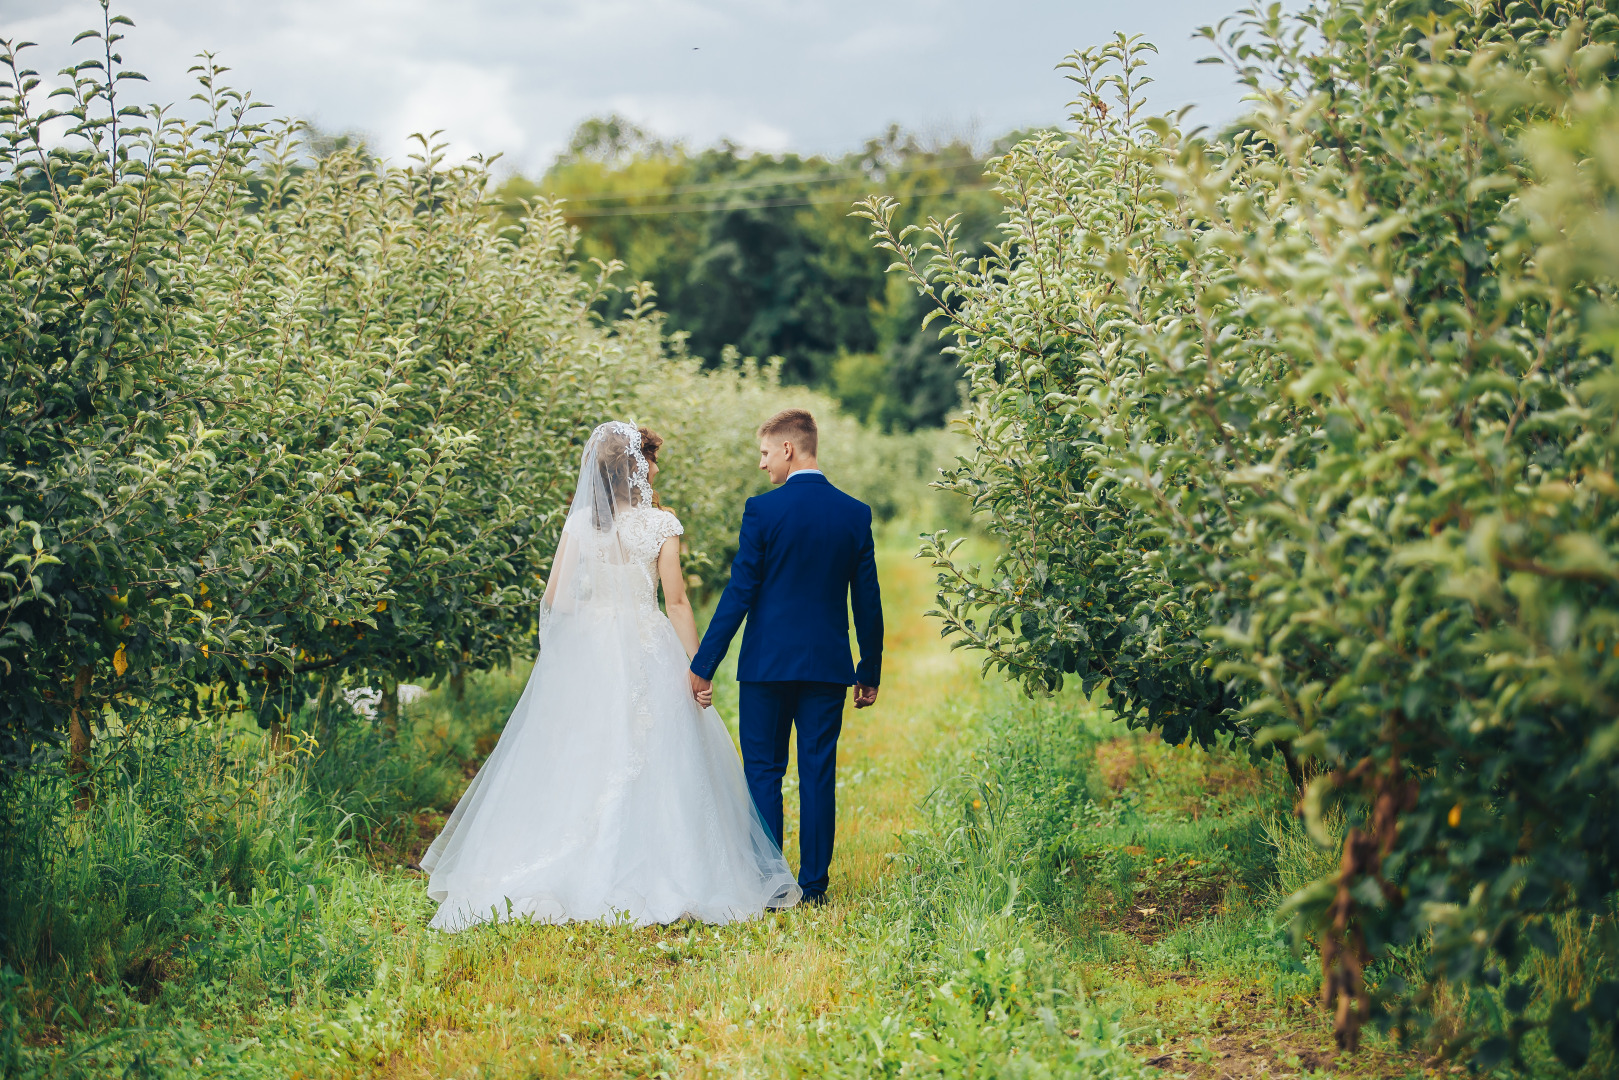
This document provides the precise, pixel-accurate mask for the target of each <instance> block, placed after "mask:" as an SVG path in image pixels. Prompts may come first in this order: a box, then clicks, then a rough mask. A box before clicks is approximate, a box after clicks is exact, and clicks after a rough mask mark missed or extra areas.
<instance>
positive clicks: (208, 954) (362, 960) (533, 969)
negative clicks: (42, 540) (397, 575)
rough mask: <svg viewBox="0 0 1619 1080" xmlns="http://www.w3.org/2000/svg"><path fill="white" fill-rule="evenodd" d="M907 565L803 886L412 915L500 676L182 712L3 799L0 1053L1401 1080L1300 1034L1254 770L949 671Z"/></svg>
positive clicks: (458, 1069) (1278, 833)
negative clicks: (635, 909) (746, 896)
mask: <svg viewBox="0 0 1619 1080" xmlns="http://www.w3.org/2000/svg"><path fill="white" fill-rule="evenodd" d="M911 550H912V549H911V546H910V542H909V540H908V539H907V537H906V536H905V535H904V534H903V533H892V534H890V535H888V536H886V537H885V539H884V541H883V543H882V547H881V553H880V557H881V570H882V580H883V584H884V590H885V603H886V605H887V615H888V628H889V631H888V632H889V638H888V642H887V652H886V662H885V670H886V672H887V675H886V679H885V683H884V686H883V691H882V698H881V701H880V703H879V705H878V706H877V707H876V708H874V709H871V710H866V711H863V712H860V713H858V714H856V713H852V712H851V714H850V715H849V717H848V718H847V720H846V724H845V732H844V736H843V741H842V744H841V755H840V779H839V789H840V790H839V806H840V816H839V843H838V851H837V857H836V859H835V861H834V865H833V882H832V895H833V897H834V902H833V903H832V904H831V905H829V906H827V907H825V908H821V909H796V910H791V911H787V912H783V913H778V914H774V915H771V916H769V917H766V918H764V919H761V920H759V921H757V922H753V923H748V924H743V925H733V926H727V927H709V926H701V925H678V926H669V927H660V928H651V929H635V928H632V927H625V926H600V925H585V926H580V925H572V926H535V925H528V924H505V925H500V926H492V927H485V928H481V929H477V930H474V931H471V932H467V933H463V934H459V935H454V936H446V935H441V934H437V933H433V932H430V931H428V930H427V929H426V921H427V919H428V917H429V916H430V914H431V911H432V905H431V903H430V902H429V901H428V900H427V899H426V897H425V896H424V895H423V885H424V883H423V881H422V877H421V874H420V873H419V872H418V871H415V870H413V869H411V868H410V864H411V863H413V862H414V860H415V858H416V857H417V856H418V855H419V854H420V852H421V850H422V849H423V848H424V847H425V846H426V843H427V841H428V840H429V839H430V837H431V835H432V834H433V832H434V831H435V830H436V828H437V826H438V824H439V822H441V821H442V819H443V816H444V813H445V812H446V810H447V809H448V808H449V807H450V806H452V805H453V803H454V799H455V797H456V795H457V794H458V792H459V789H460V787H461V786H462V785H464V783H465V780H466V778H467V777H468V776H470V774H471V772H472V771H474V769H475V767H476V763H477V761H478V760H479V759H480V758H481V756H482V755H483V754H485V753H487V752H488V750H489V748H490V747H491V746H492V744H493V739H494V736H495V735H496V733H497V732H498V730H499V726H500V724H501V723H502V722H503V721H504V719H505V715H506V711H507V710H508V709H509V708H510V706H511V704H512V703H513V702H514V701H515V698H516V696H517V694H518V692H519V691H520V690H521V687H522V683H523V680H524V678H525V676H526V672H525V671H513V672H511V673H509V674H507V673H494V674H491V675H489V676H485V677H483V678H480V679H475V680H473V681H472V682H471V683H470V684H469V686H468V689H467V694H466V697H465V699H464V700H462V701H459V702H457V701H452V700H450V699H449V697H448V695H447V694H444V693H435V694H432V695H430V696H429V697H428V698H426V699H424V700H423V701H421V702H419V703H417V704H416V705H414V706H412V707H411V708H410V709H409V711H408V713H407V717H406V721H407V723H406V727H407V729H408V732H407V735H406V736H403V737H401V739H400V740H399V741H398V742H397V743H387V742H385V741H382V740H381V737H380V736H378V735H376V734H375V733H370V732H368V731H367V730H365V729H364V728H363V726H361V725H355V726H353V727H352V728H342V729H338V730H337V731H334V732H333V733H332V734H331V735H330V736H329V737H328V740H327V745H326V746H324V747H318V746H316V745H315V744H313V743H311V742H308V741H302V742H300V741H297V740H294V741H293V743H292V746H291V749H289V750H288V751H286V752H285V753H284V754H283V755H282V756H280V757H276V758H268V757H267V756H266V754H267V747H266V746H265V743H264V739H263V737H262V736H261V735H260V734H259V733H258V732H257V730H256V729H252V730H247V729H240V730H231V731H228V732H223V733H221V732H214V733H213V734H212V735H210V736H208V737H209V738H212V739H224V740H226V741H227V742H228V743H229V744H230V745H229V747H228V749H229V750H230V751H231V754H230V755H227V756H228V758H229V761H230V764H228V765H227V766H226V767H224V768H220V767H217V766H205V765H204V764H203V762H204V761H212V760H216V759H217V758H218V757H219V756H220V753H219V748H218V747H217V746H213V745H209V746H207V747H204V748H202V749H198V750H196V751H195V752H188V751H187V750H186V749H185V747H186V746H187V745H188V743H187V741H186V740H176V741H174V742H172V743H165V744H162V745H161V746H157V747H155V748H154V750H153V753H151V754H148V755H147V758H146V760H151V761H161V760H163V758H162V754H163V753H167V754H169V755H170V758H169V759H167V760H168V764H167V766H166V767H162V768H158V767H154V768H153V769H151V770H149V771H148V772H146V773H142V774H140V775H124V776H122V777H119V778H114V777H108V778H107V779H105V780H104V781H103V782H102V786H101V795H100V797H99V798H98V800H97V802H96V804H95V806H94V807H93V809H92V810H91V811H90V812H89V813H88V814H85V815H79V816H77V817H75V818H70V819H67V820H55V819H52V820H50V821H41V822H40V823H39V828H40V829H42V830H45V832H44V833H42V835H46V834H48V835H50V836H53V837H55V838H56V839H55V840H53V841H52V842H51V843H41V844H40V845H38V846H37V847H32V848H29V849H28V851H29V852H32V854H31V855H29V857H30V858H34V859H35V863H34V864H32V873H31V876H30V877H29V879H28V880H29V881H31V882H33V883H34V889H35V891H34V894H33V895H32V896H31V897H26V896H25V897H23V898H22V899H21V900H16V899H13V903H15V904H22V903H27V904H31V905H32V906H31V907H29V908H28V910H29V911H32V912H34V913H35V914H34V915H33V916H31V918H32V920H33V921H32V922H30V921H29V920H28V918H22V917H21V916H19V914H18V911H17V910H13V911H11V912H9V913H8V925H13V926H18V927H21V928H22V932H26V933H31V934H32V935H33V936H32V937H31V938H30V939H29V940H28V942H26V945H27V946H28V949H27V954H28V955H30V956H33V957H37V958H41V959H40V962H36V963H33V964H31V965H25V966H24V967H23V969H22V970H20V971H18V970H15V969H12V968H8V969H6V973H5V975H4V978H5V985H4V988H3V989H4V994H5V997H4V1005H3V1008H4V1009H5V1010H6V1011H5V1012H4V1013H3V1014H0V1018H3V1020H4V1026H5V1034H4V1035H3V1036H0V1054H3V1055H4V1056H3V1057H0V1063H3V1064H4V1069H5V1072H4V1075H6V1076H8V1077H10V1076H18V1077H25V1076H26V1077H43V1076H51V1077H86V1078H88V1077H104V1076H119V1075H122V1076H131V1077H143V1076H149V1077H171V1076H172V1077H209V1076H217V1077H251V1076H267V1077H269V1076H274V1077H289V1076H290V1077H419V1078H429V1077H432V1078H448V1077H455V1078H466V1080H471V1078H473V1077H477V1078H513V1080H516V1078H534V1077H549V1076H563V1075H572V1076H604V1077H605V1076H669V1077H676V1076H694V1077H695V1076H731V1075H741V1076H769V1077H785V1076H802V1077H879V1076H949V1077H992V1076H1031V1077H1033V1076H1059V1075H1060V1076H1076V1077H1137V1076H1156V1075H1163V1076H1189V1077H1209V1078H1214V1077H1227V1076H1232V1077H1249V1076H1253V1077H1259V1076H1268V1077H1278V1078H1280V1077H1325V1076H1343V1077H1349V1076H1354V1077H1404V1076H1412V1077H1415V1076H1426V1075H1436V1074H1437V1072H1436V1070H1435V1069H1434V1068H1431V1067H1427V1066H1425V1065H1424V1064H1423V1061H1424V1059H1423V1057H1422V1056H1421V1055H1420V1054H1417V1053H1415V1052H1411V1051H1401V1050H1399V1049H1398V1048H1397V1047H1396V1046H1395V1045H1394V1044H1392V1043H1391V1042H1389V1041H1388V1040H1386V1039H1383V1038H1380V1037H1374V1038H1372V1039H1371V1040H1370V1045H1369V1046H1368V1047H1366V1048H1365V1049H1363V1050H1362V1052H1361V1053H1360V1054H1359V1055H1357V1056H1355V1057H1353V1058H1348V1057H1340V1056H1338V1055H1337V1054H1336V1052H1335V1050H1334V1048H1333V1044H1332V1041H1331V1036H1330V1030H1329V1026H1328V1023H1327V1021H1326V1018H1325V1016H1324V1015H1323V1014H1322V1012H1321V1009H1320V1007H1319V1005H1318V1004H1317V1002H1316V999H1315V986H1316V981H1315V975H1314V972H1313V966H1312V965H1313V960H1311V959H1310V956H1311V954H1310V952H1309V949H1308V945H1307V943H1306V944H1305V945H1304V946H1303V948H1302V951H1299V952H1295V948H1294V945H1293V943H1292V942H1291V941H1290V939H1289V936H1288V932H1287V930H1286V928H1285V927H1284V926H1283V925H1281V924H1279V923H1278V922H1277V921H1276V919H1275V918H1274V915H1273V912H1274V910H1275V908H1276V906H1277V904H1278V902H1279V901H1280V900H1281V899H1283V898H1285V896H1286V895H1287V894H1288V893H1289V892H1290V891H1291V888H1292V887H1293V886H1295V885H1296V884H1298V883H1301V882H1303V881H1306V880H1309V879H1310V878H1311V877H1313V876H1315V875H1316V874H1317V873H1318V872H1319V870H1320V867H1321V866H1322V865H1323V862H1324V861H1325V862H1330V861H1331V860H1333V858H1334V855H1333V853H1332V852H1329V851H1320V850H1317V849H1316V848H1315V847H1314V846H1313V845H1312V844H1311V843H1310V842H1309V841H1308V840H1307V839H1306V838H1305V837H1304V835H1303V833H1302V830H1301V829H1300V828H1299V827H1298V826H1297V825H1296V824H1295V822H1294V819H1293V817H1292V795H1291V793H1290V792H1291V789H1290V787H1289V785H1288V781H1287V778H1286V776H1285V773H1283V772H1282V770H1281V769H1280V766H1279V765H1278V766H1276V767H1275V768H1271V767H1256V766H1255V765H1253V764H1251V763H1249V762H1248V761H1247V760H1246V758H1242V757H1238V756H1237V755H1234V754H1232V753H1230V752H1227V751H1216V752H1214V753H1205V752H1204V751H1201V750H1199V749H1196V748H1195V747H1171V746H1167V745H1165V744H1163V743H1162V742H1161V741H1158V740H1157V739H1156V737H1154V736H1147V735H1141V734H1132V733H1129V732H1127V731H1125V730H1124V728H1123V726H1122V725H1120V724H1118V723H1116V722H1114V721H1112V720H1111V719H1110V718H1109V717H1108V715H1107V713H1106V711H1105V709H1104V708H1102V707H1100V705H1099V704H1098V703H1093V702H1090V701H1087V700H1085V699H1083V698H1081V697H1079V696H1077V695H1072V694H1070V695H1063V696H1058V697H1056V698H1053V699H1049V700H1044V701H1030V700H1027V699H1025V698H1022V697H1021V696H1020V695H1019V694H1018V693H1017V692H1016V691H1015V690H1014V689H1013V688H1011V687H1008V686H1007V685H1006V684H1005V683H1003V682H1001V681H1000V680H998V679H997V678H995V677H993V676H991V677H989V678H980V676H979V672H978V667H977V660H976V659H975V658H974V657H973V656H971V655H970V654H967V653H962V652H952V651H951V650H949V648H948V647H947V644H946V643H945V642H942V641H941V640H940V639H939V637H938V634H937V631H936V629H935V627H934V626H933V625H932V624H931V623H930V621H928V620H926V619H924V618H922V617H921V616H920V614H919V613H920V612H921V611H923V610H924V609H925V608H926V606H927V605H928V603H929V601H930V600H931V595H932V580H931V571H930V570H929V569H928V567H927V566H926V564H925V563H922V562H920V561H917V560H916V559H914V558H912V557H911ZM719 688H720V689H719V695H718V700H719V703H720V707H721V710H722V712H724V713H726V714H727V715H729V716H731V717H733V719H734V714H735V688H734V684H733V683H730V682H728V681H727V680H726V679H724V678H722V680H721V682H720V684H719ZM130 737H131V738H133V737H134V735H133V734H132V735H131V736H130ZM198 738H199V737H197V736H195V734H194V737H193V739H192V740H191V741H192V742H196V741H198ZM164 747H167V749H164ZM203 750H206V751H207V752H206V753H204V752H203ZM159 751H161V752H159ZM188 753H190V755H191V756H188ZM210 770H211V771H210ZM789 775H791V773H790V774H789ZM792 801H793V800H792V798H791V793H789V804H790V805H791V803H792ZM23 812H24V810H23V809H20V808H19V807H17V806H15V805H13V806H10V807H9V808H8V813H10V814H11V815H12V821H13V823H15V821H16V815H18V814H19V813H23ZM53 830H54V831H53ZM14 835H15V834H14ZM795 841H796V829H795V823H794V822H793V821H792V819H791V816H790V817H789V822H788V848H789V857H790V858H792V857H794V856H795V852H794V851H793V848H794V847H795ZM25 854H26V853H25ZM11 857H12V858H13V860H14V865H15V860H16V859H17V858H21V857H22V856H20V855H17V854H16V853H13V854H12V856H11ZM8 895H11V896H13V897H15V891H13V892H12V893H10V894H8ZM19 910H20V909H19ZM1570 932H1571V935H1573V936H1571V937H1570V938H1569V942H1570V949H1575V950H1577V949H1578V948H1579V947H1580V941H1583V940H1586V939H1578V940H1576V939H1577V938H1578V935H1574V934H1573V928H1570ZM13 948H15V946H13ZM1563 962H1564V963H1573V964H1574V967H1575V969H1579V968H1580V965H1581V964H1582V963H1586V962H1587V961H1586V960H1582V959H1580V958H1578V957H1577V956H1576V958H1575V959H1574V960H1572V961H1571V960H1569V958H1568V957H1566V956H1565V957H1564V958H1563ZM1570 977H1571V978H1577V977H1579V976H1578V970H1575V971H1573V973H1572V974H1571V975H1570ZM1453 1006H1454V1008H1455V1009H1456V1010H1457V1015H1458V1016H1459V1015H1462V1014H1463V1013H1465V1012H1466V1010H1467V1009H1469V1008H1484V1007H1487V1003H1483V1002H1472V1003H1469V1002H1456V1003H1453ZM1612 1061H1613V1058H1612V1055H1611V1048H1607V1047H1599V1052H1598V1054H1597V1055H1596V1057H1595V1058H1594V1060H1593V1062H1592V1063H1591V1064H1590V1065H1588V1066H1587V1068H1586V1070H1585V1071H1584V1072H1583V1073H1582V1074H1581V1075H1583V1076H1590V1077H1596V1076H1602V1075H1611V1074H1609V1073H1605V1072H1604V1071H1602V1070H1604V1069H1607V1068H1608V1067H1610V1066H1611V1064H1612ZM1439 1071H1448V1067H1445V1068H1444V1069H1442V1070H1439ZM1545 1075H1548V1076H1557V1075H1566V1074H1564V1073H1560V1072H1558V1071H1557V1069H1556V1067H1555V1066H1551V1065H1548V1066H1547V1072H1546V1073H1545Z"/></svg>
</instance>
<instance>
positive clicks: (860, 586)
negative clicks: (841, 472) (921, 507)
mask: <svg viewBox="0 0 1619 1080" xmlns="http://www.w3.org/2000/svg"><path fill="white" fill-rule="evenodd" d="M868 513H869V512H868ZM849 599H850V601H851V603H852V604H853V605H854V633H855V640H856V641H858V642H859V643H860V664H859V666H858V667H856V668H855V673H854V678H855V682H857V683H860V684H861V685H862V686H877V685H878V684H879V682H878V681H879V680H880V679H881V678H882V674H883V595H882V590H881V589H879V588H878V587H877V550H876V545H875V544H874V543H873V542H872V537H871V518H870V517H869V516H868V517H867V518H866V535H865V539H864V540H863V541H862V542H861V545H860V552H859V554H858V555H856V556H855V568H854V580H853V581H851V582H850V583H849Z"/></svg>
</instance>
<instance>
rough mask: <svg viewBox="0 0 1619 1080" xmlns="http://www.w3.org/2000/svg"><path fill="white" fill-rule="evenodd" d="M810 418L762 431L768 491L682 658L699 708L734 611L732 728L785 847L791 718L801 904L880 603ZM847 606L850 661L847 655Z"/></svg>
mask: <svg viewBox="0 0 1619 1080" xmlns="http://www.w3.org/2000/svg"><path fill="white" fill-rule="evenodd" d="M816 436H817V432H816V429H815V418H814V417H813V416H811V415H810V414H809V413H807V412H805V411H804V410H803V409H787V410H786V411H784V412H779V413H777V414H776V415H775V416H772V417H771V418H770V419H769V420H766V421H765V422H764V424H763V425H762V426H761V427H760V428H759V468H761V469H763V470H764V471H765V472H767V473H769V474H770V482H771V483H772V484H776V485H779V486H778V487H777V488H776V490H775V491H770V492H766V493H765V494H763V495H756V496H754V497H753V498H751V499H749V500H748V503H747V507H746V509H745V510H744V511H743V513H742V533H741V536H740V537H739V540H740V549H739V550H738V551H737V553H736V560H735V561H734V562H732V563H731V581H730V584H728V585H726V587H725V593H724V595H722V596H721V597H720V603H719V607H718V608H717V609H716V610H715V612H714V618H713V621H712V622H710V623H709V624H708V633H707V634H705V635H704V636H703V643H702V645H701V646H700V647H699V648H698V650H697V655H696V656H694V657H693V658H692V662H691V687H692V693H693V694H694V695H695V696H696V697H697V699H698V700H699V701H700V702H702V703H703V704H705V705H706V704H707V703H708V699H709V697H710V695H711V694H712V685H713V678H714V672H715V670H716V669H717V668H718V667H719V666H720V661H721V660H723V659H724V658H725V652H726V650H727V649H729V648H730V647H731V638H732V637H734V636H735V635H736V631H737V627H738V626H740V625H741V623H742V619H743V617H744V616H746V617H747V620H748V629H747V631H746V632H745V633H744V634H743V635H742V655H741V657H740V659H739V661H738V663H737V669H736V677H737V682H738V683H740V684H741V691H742V709H741V716H740V719H739V724H738V727H739V731H740V735H741V741H742V764H743V770H744V771H745V772H746V773H747V777H748V789H749V791H751V792H752V793H753V802H754V805H756V806H757V807H758V808H759V813H760V814H761V815H762V816H763V817H764V820H765V825H766V826H767V827H768V828H769V829H770V831H771V832H772V833H773V834H774V836H775V839H776V843H777V844H780V843H781V842H782V824H781V778H782V777H783V776H784V775H785V774H786V772H787V742H788V736H789V735H790V734H791V732H792V728H793V725H794V724H797V726H798V800H799V801H798V807H799V833H800V835H799V841H798V843H799V849H798V850H799V870H798V884H799V885H800V886H801V887H802V888H803V890H804V899H805V900H806V901H808V902H809V903H812V904H821V903H825V902H826V886H827V881H828V873H827V871H828V868H829V867H830V866H831V864H832V836H833V832H834V831H835V829H836V827H837V826H836V816H837V808H836V804H835V793H834V788H835V785H836V779H837V777H836V773H837V764H838V733H839V732H840V731H841V730H842V729H843V699H844V695H845V693H846V692H847V690H846V688H847V687H848V686H850V685H851V684H852V685H853V686H854V707H855V708H857V709H864V708H865V707H866V706H868V705H872V704H875V703H876V701H877V680H878V678H879V676H880V674H881V670H882V659H883V608H882V598H881V596H880V595H879V593H878V590H877V562H876V558H875V555H874V552H873V550H872V540H871V507H869V506H867V505H866V504H865V503H863V502H860V501H859V500H858V499H855V498H852V497H850V496H848V495H845V494H844V493H843V492H841V491H839V490H838V489H837V488H835V487H833V486H832V485H831V484H830V483H828V482H827V479H826V477H825V476H823V475H821V470H820V469H819V468H818V467H817V466H816V463H815V448H816ZM851 601H852V602H853V605H854V628H855V635H856V636H857V637H858V638H859V640H860V666H859V668H858V669H857V668H856V667H855V666H854V664H853V663H852V662H851V661H850V658H849V605H850V602H851Z"/></svg>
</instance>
